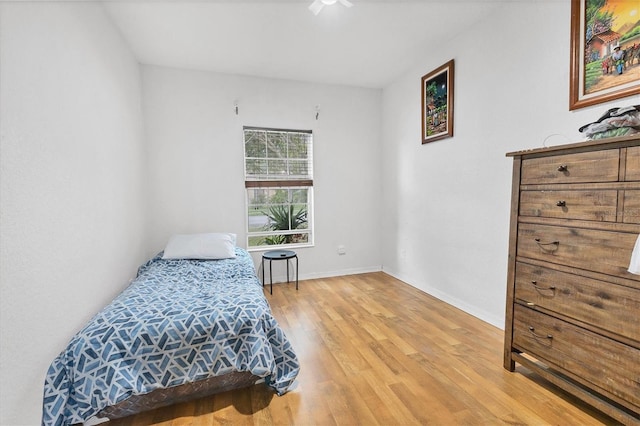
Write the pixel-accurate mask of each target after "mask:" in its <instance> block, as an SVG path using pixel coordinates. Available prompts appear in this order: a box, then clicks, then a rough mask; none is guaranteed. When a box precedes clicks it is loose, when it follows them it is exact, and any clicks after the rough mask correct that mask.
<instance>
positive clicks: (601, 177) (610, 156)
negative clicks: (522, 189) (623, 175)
mask: <svg viewBox="0 0 640 426" xmlns="http://www.w3.org/2000/svg"><path fill="white" fill-rule="evenodd" d="M619 161H620V152H619V150H617V149H609V150H605V151H595V152H583V153H579V154H566V155H554V156H551V157H541V158H531V159H527V160H523V161H522V169H521V175H522V183H523V184H547V183H577V182H615V181H617V180H618V163H619Z"/></svg>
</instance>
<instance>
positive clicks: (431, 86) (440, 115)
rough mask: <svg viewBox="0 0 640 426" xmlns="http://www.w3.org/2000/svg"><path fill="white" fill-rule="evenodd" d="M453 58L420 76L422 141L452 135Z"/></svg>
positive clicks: (430, 140)
mask: <svg viewBox="0 0 640 426" xmlns="http://www.w3.org/2000/svg"><path fill="white" fill-rule="evenodd" d="M453 77H454V62H453V59H452V60H450V61H449V62H447V63H446V64H444V65H442V66H440V67H438V68H436V69H435V70H433V71H431V72H430V73H429V74H426V75H424V76H423V77H422V86H421V96H422V143H423V144H425V143H428V142H433V141H437V140H439V139H444V138H448V137H451V136H453Z"/></svg>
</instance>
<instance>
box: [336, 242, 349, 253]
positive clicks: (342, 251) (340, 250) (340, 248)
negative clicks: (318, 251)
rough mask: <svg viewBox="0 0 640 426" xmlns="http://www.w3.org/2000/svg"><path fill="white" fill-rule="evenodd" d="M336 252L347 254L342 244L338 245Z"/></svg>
mask: <svg viewBox="0 0 640 426" xmlns="http://www.w3.org/2000/svg"><path fill="white" fill-rule="evenodd" d="M338 254H339V255H343V254H347V249H346V248H345V246H343V245H342V244H341V245H339V246H338Z"/></svg>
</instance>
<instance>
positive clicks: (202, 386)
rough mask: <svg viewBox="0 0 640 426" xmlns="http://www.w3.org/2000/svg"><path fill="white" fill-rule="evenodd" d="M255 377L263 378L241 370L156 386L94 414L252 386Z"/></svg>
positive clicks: (130, 411)
mask: <svg viewBox="0 0 640 426" xmlns="http://www.w3.org/2000/svg"><path fill="white" fill-rule="evenodd" d="M258 380H262V378H261V377H258V376H254V375H253V374H251V373H249V372H246V371H242V372H235V373H230V374H225V375H224V376H218V377H211V378H209V379H204V380H199V381H197V382H193V383H185V384H183V385H179V386H174V387H172V388H166V389H156V390H154V391H153V392H149V393H148V394H144V395H133V396H131V397H129V398H128V399H126V400H124V401H122V402H119V403H117V404H116V405H112V406H109V407H106V408H104V409H103V410H101V411H100V412H99V413H98V414H97V415H96V416H97V417H100V418H105V417H106V418H108V419H110V420H114V419H119V418H122V417H127V416H133V415H134V414H138V413H142V412H144V411H149V410H155V409H156V408H160V407H166V406H168V405H174V404H179V403H181V402H186V401H190V400H193V399H198V398H204V397H205V396H210V395H214V394H216V393H222V392H226V391H230V390H235V389H241V388H245V387H249V386H253V385H254V384H256V382H257V381H258Z"/></svg>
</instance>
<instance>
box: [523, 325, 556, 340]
mask: <svg viewBox="0 0 640 426" xmlns="http://www.w3.org/2000/svg"><path fill="white" fill-rule="evenodd" d="M529 331H530V332H531V334H533V337H535V338H536V339H549V340H551V339H553V336H552V335H550V334H547V335H546V336H543V335H541V334H537V333H536V329H535V328H533V327H529Z"/></svg>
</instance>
